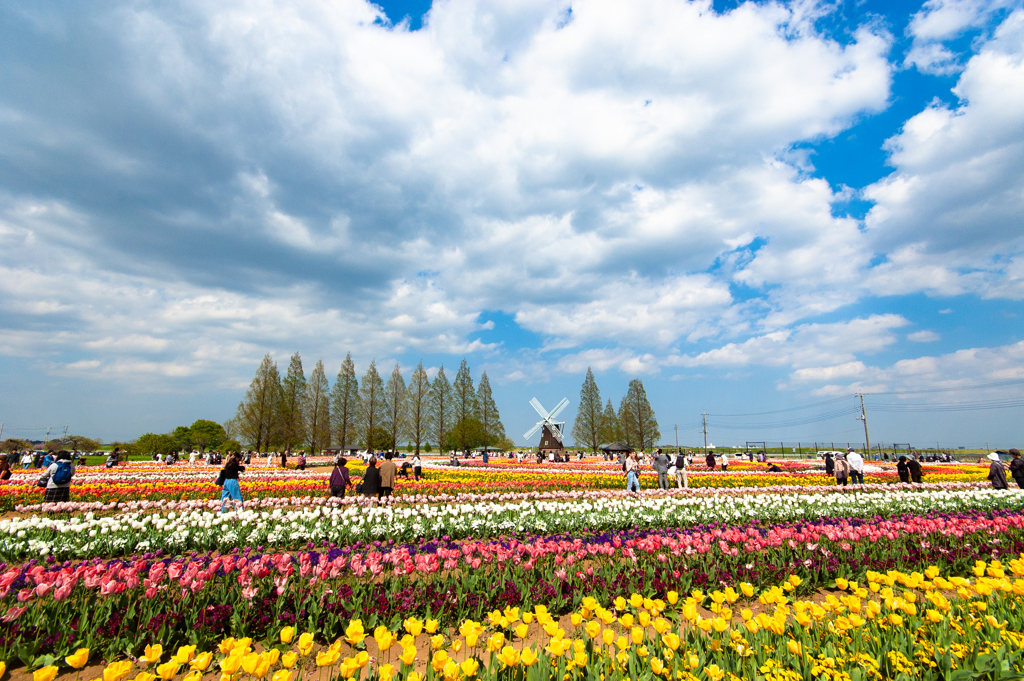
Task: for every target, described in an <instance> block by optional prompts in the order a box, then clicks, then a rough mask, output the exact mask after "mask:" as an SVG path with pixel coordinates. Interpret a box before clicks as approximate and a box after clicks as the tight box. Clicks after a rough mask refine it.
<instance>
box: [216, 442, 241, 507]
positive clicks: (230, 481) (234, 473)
mask: <svg viewBox="0 0 1024 681" xmlns="http://www.w3.org/2000/svg"><path fill="white" fill-rule="evenodd" d="M244 471H245V466H243V465H242V464H241V460H240V459H239V456H238V453H237V452H235V453H233V454H231V455H230V456H228V460H227V463H225V464H224V468H222V469H221V471H220V478H221V484H222V485H223V489H222V490H221V493H220V512H221V513H224V504H225V503H227V500H228V499H231V508H235V502H236V501H237V502H238V507H239V508H240V509H241V510H245V502H244V501H242V488H241V487H239V485H238V474H239V473H242V472H244Z"/></svg>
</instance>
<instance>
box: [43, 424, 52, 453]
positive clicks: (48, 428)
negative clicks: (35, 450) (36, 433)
mask: <svg viewBox="0 0 1024 681" xmlns="http://www.w3.org/2000/svg"><path fill="white" fill-rule="evenodd" d="M49 441H50V426H46V435H44V436H43V447H44V449H45V447H46V443H47V442H49Z"/></svg>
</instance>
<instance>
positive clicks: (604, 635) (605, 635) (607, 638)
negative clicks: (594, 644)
mask: <svg viewBox="0 0 1024 681" xmlns="http://www.w3.org/2000/svg"><path fill="white" fill-rule="evenodd" d="M601 640H603V641H604V644H605V645H606V646H610V645H611V644H612V643H614V642H615V632H614V631H612V630H611V629H605V630H604V631H602V632H601Z"/></svg>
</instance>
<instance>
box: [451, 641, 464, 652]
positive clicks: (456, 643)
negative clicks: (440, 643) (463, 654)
mask: <svg viewBox="0 0 1024 681" xmlns="http://www.w3.org/2000/svg"><path fill="white" fill-rule="evenodd" d="M452 650H454V651H455V652H460V651H461V650H462V641H459V640H455V641H452Z"/></svg>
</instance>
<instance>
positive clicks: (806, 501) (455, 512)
mask: <svg viewBox="0 0 1024 681" xmlns="http://www.w3.org/2000/svg"><path fill="white" fill-rule="evenodd" d="M1003 509H1012V510H1024V494H1021V493H1020V492H1018V491H1013V490H955V491H945V490H942V491H915V490H891V489H886V490H882V491H874V490H872V491H861V492H852V493H847V494H761V495H744V496H733V497H728V498H723V497H718V496H685V495H664V494H663V495H642V496H616V497H608V498H596V499H595V498H584V499H578V500H576V499H571V500H565V501H532V500H528V501H509V502H503V503H502V502H492V503H472V504H461V505H453V504H437V505H435V504H421V505H419V506H416V507H392V506H373V507H362V506H355V505H349V506H340V507H339V506H334V507H326V506H310V507H301V508H298V509H289V510H282V509H275V510H273V511H255V510H246V511H240V512H237V513H235V512H230V513H226V514H221V513H217V512H211V511H208V510H194V511H185V512H180V513H179V512H175V511H170V512H166V513H163V512H146V511H136V512H125V513H118V514H114V515H102V516H96V515H95V514H93V513H86V514H84V515H75V516H71V517H70V518H62V517H55V516H26V517H21V518H11V519H7V520H0V537H3V541H2V542H0V559H3V560H7V561H17V560H23V559H26V558H30V557H34V556H54V557H57V558H69V557H77V558H86V557H93V556H123V555H130V554H133V553H138V552H144V551H151V550H156V549H166V550H169V551H172V552H176V553H181V552H186V551H208V550H215V549H219V550H226V549H231V548H236V547H245V546H270V547H281V548H296V547H300V546H304V545H306V544H308V543H310V542H313V543H317V544H319V543H323V542H330V543H334V544H340V545H346V544H352V543H356V542H360V541H367V540H375V539H398V540H405V541H414V540H418V539H423V538H440V537H495V536H523V535H532V534H550V533H556V532H587V531H594V530H618V529H624V528H642V529H660V528H671V527H687V526H695V525H701V524H704V523H712V522H724V523H731V524H741V523H745V522H747V521H749V520H751V519H758V520H761V521H786V520H793V519H801V518H818V517H822V516H848V517H873V516H892V515H896V514H900V513H907V512H916V513H927V512H930V511H974V510H1003Z"/></svg>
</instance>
